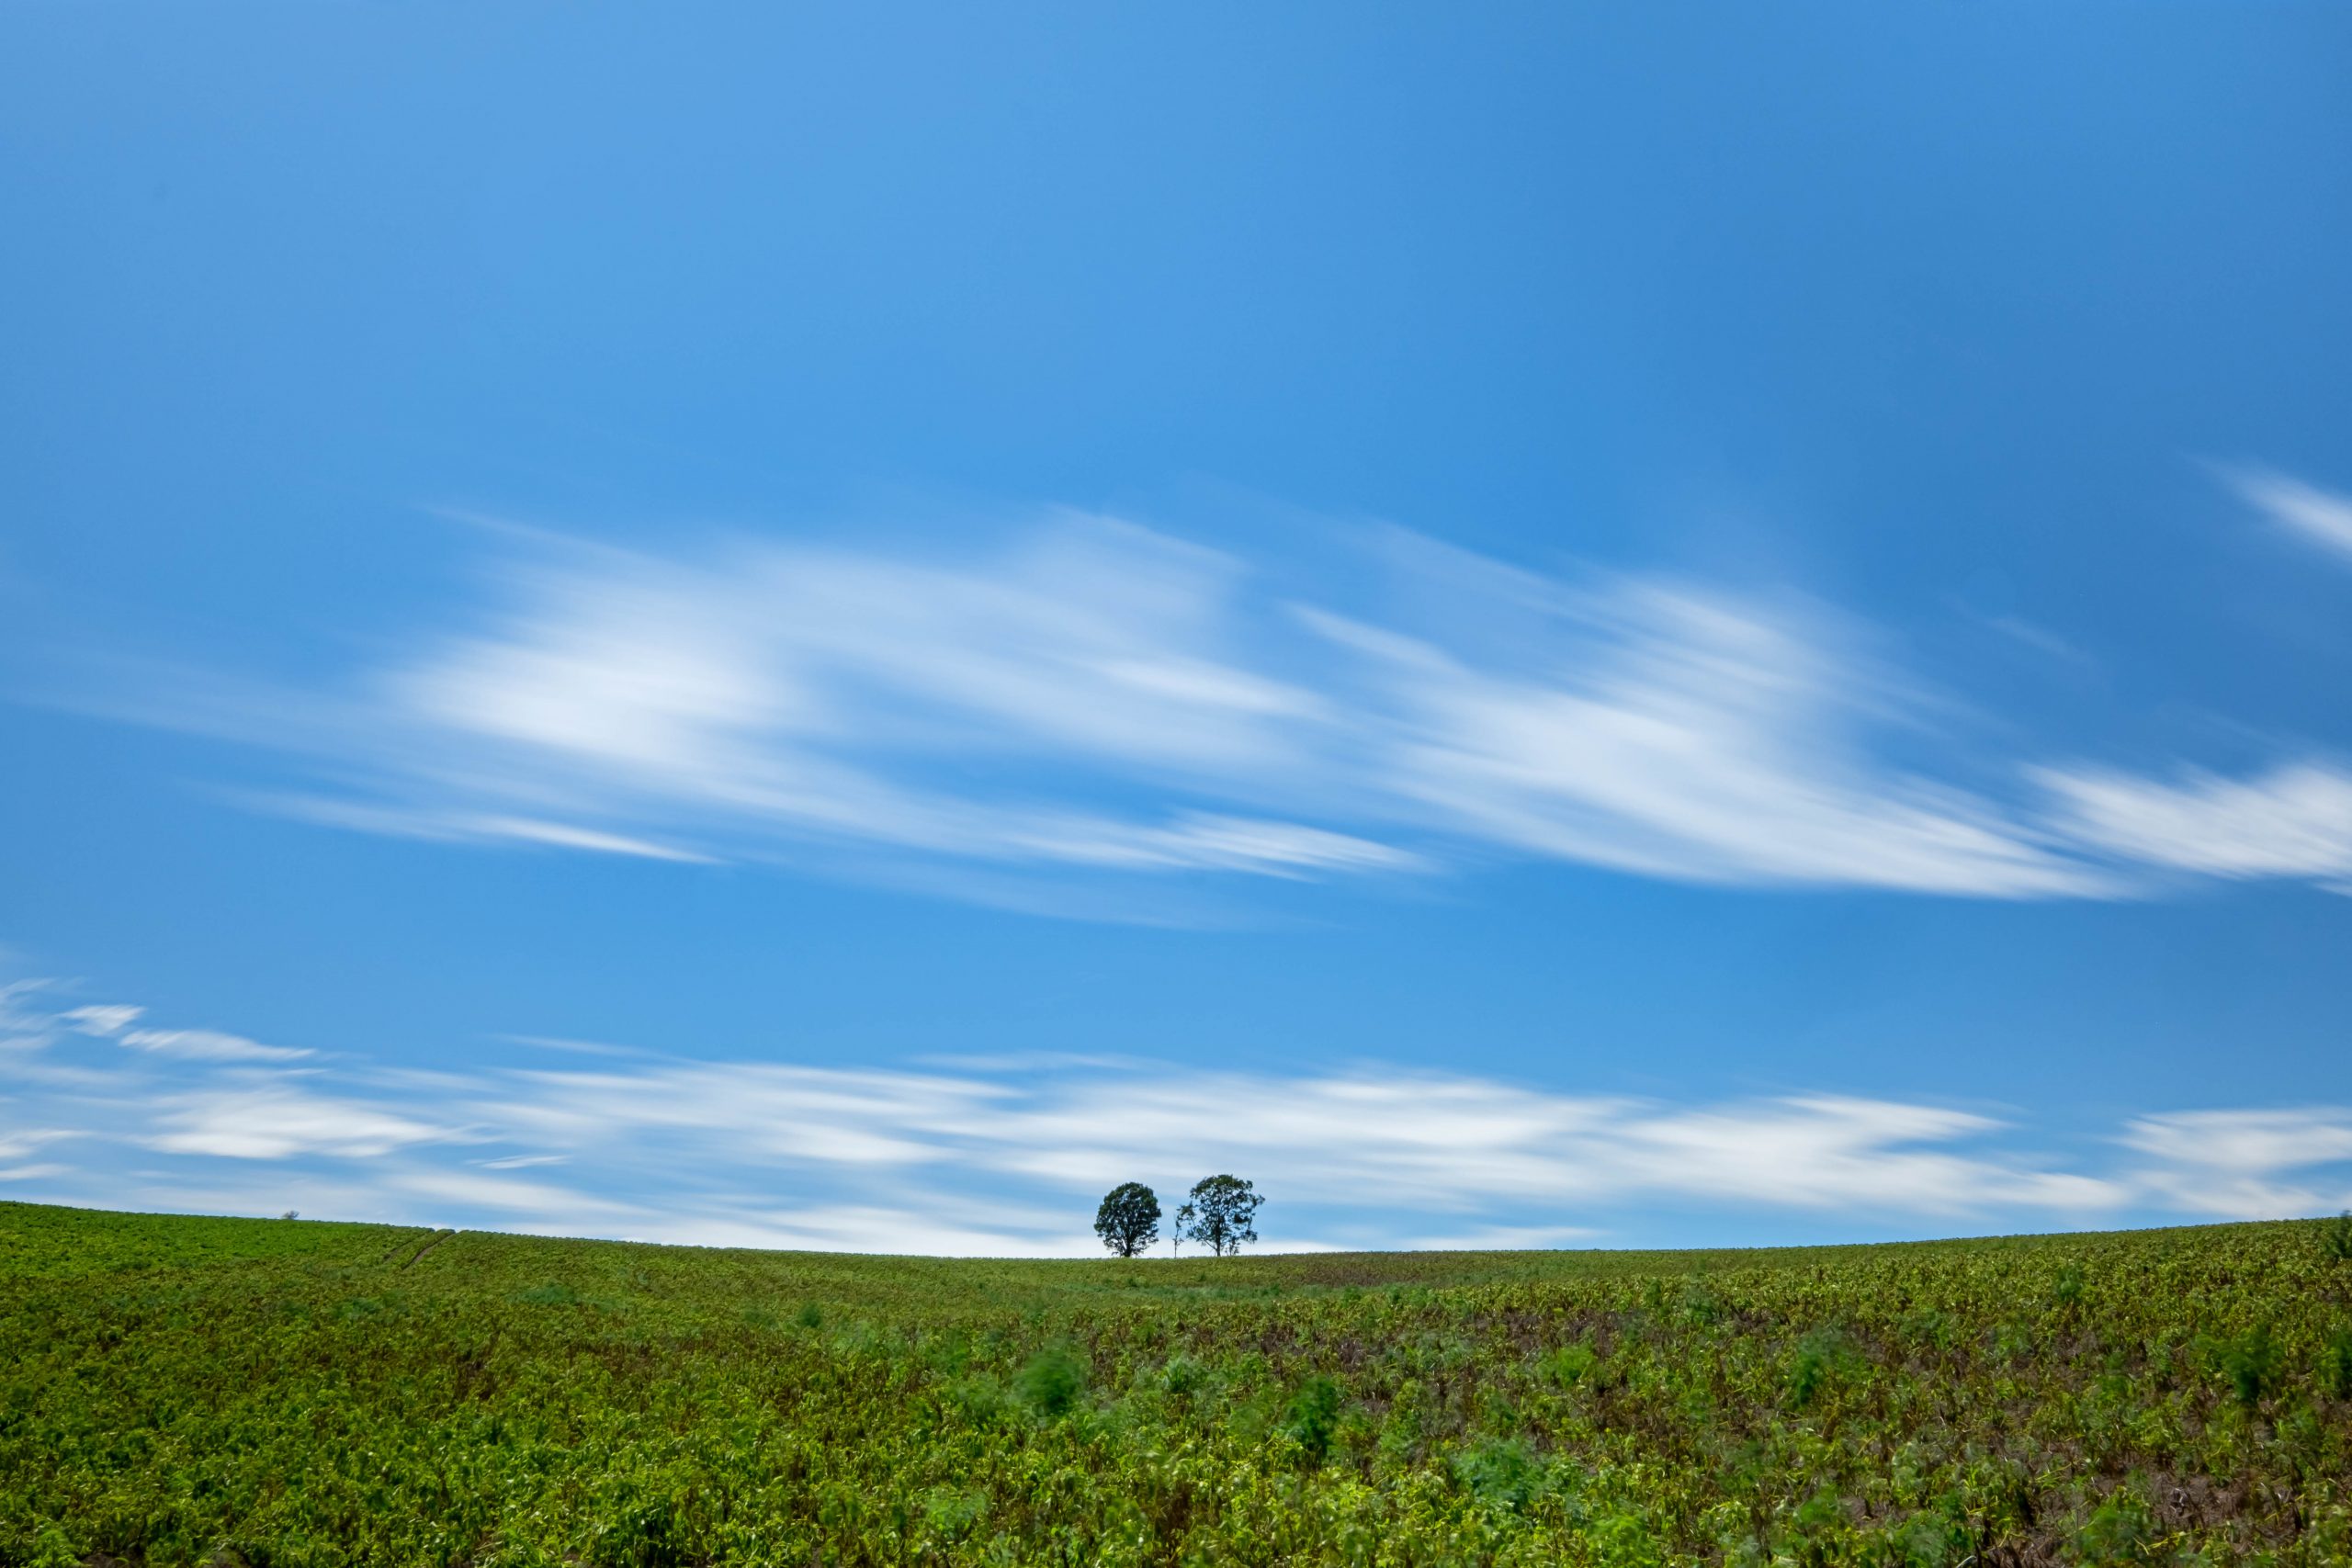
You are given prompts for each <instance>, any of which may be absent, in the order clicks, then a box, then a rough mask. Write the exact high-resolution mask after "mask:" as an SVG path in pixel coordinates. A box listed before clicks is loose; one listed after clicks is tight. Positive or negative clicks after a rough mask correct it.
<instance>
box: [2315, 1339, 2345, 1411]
mask: <svg viewBox="0 0 2352 1568" xmlns="http://www.w3.org/2000/svg"><path fill="white" fill-rule="evenodd" d="M2319 1376H2320V1385H2321V1386H2322V1387H2323V1388H2324V1389H2326V1390H2327V1392H2328V1393H2332V1394H2334V1395H2335V1397H2336V1398H2338V1399H2352V1323H2345V1324H2338V1325H2336V1326H2335V1329H2334V1330H2333V1331H2331V1332H2330V1333H2329V1335H2328V1337H2327V1343H2326V1344H2325V1345H2324V1346H2323V1347H2322V1348H2321V1349H2320V1353H2319Z"/></svg>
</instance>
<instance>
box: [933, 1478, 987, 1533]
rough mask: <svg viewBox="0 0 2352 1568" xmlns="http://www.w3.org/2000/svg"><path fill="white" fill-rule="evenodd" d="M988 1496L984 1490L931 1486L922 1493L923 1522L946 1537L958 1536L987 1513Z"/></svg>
mask: <svg viewBox="0 0 2352 1568" xmlns="http://www.w3.org/2000/svg"><path fill="white" fill-rule="evenodd" d="M988 1507H989V1496H988V1494H987V1493H985V1492H976V1491H958V1490H956V1488H955V1487H952V1486H934V1487H933V1488H932V1489H931V1490H930V1491H928V1492H926V1493H924V1494H923V1497H922V1518H923V1523H925V1524H927V1525H929V1526H930V1527H931V1528H932V1529H933V1531H934V1532H935V1533H937V1534H939V1535H942V1536H944V1537H945V1538H946V1539H947V1540H957V1539H958V1538H960V1537H961V1536H963V1535H964V1534H965V1532H967V1530H969V1529H971V1528H972V1527H973V1526H974V1525H975V1524H978V1522H979V1518H980V1516H981V1515H982V1514H984V1513H986V1512H988Z"/></svg>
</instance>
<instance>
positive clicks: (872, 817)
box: [143, 515, 2116, 907]
mask: <svg viewBox="0 0 2352 1568" xmlns="http://www.w3.org/2000/svg"><path fill="white" fill-rule="evenodd" d="M1367 543H1368V547H1367V548H1365V549H1363V551H1362V552H1360V553H1351V554H1350V555H1349V556H1348V557H1347V560H1348V561H1349V562H1350V563H1351V570H1350V571H1346V572H1338V571H1326V572H1319V573H1317V574H1315V577H1316V581H1317V583H1318V585H1319V586H1320V587H1322V588H1324V589H1326V590H1329V598H1331V599H1332V600H1333V601H1334V602H1331V603H1316V604H1295V603H1292V602H1290V601H1287V600H1285V599H1283V598H1282V597H1280V595H1279V594H1278V593H1277V592H1275V588H1276V584H1277V579H1276V577H1275V575H1274V574H1273V573H1272V572H1265V571H1253V570H1250V568H1249V567H1247V566H1245V564H1244V563H1242V562H1240V561H1238V560H1236V559H1234V558H1229V557H1227V556H1223V555H1220V554H1217V553H1215V552H1212V551H1208V550H1204V549H1202V548H1200V547H1196V546H1193V545H1190V544H1186V543H1183V542H1182V541H1179V540H1176V539H1172V538H1170V537H1168V536H1164V535H1160V534H1156V533H1152V532H1150V531H1148V530H1145V529H1141V528H1137V527H1135V526H1133V525H1127V524H1124V523H1119V522H1115V521H1113V520H1108V519H1103V518H1097V517H1083V516H1076V515H1060V516H1057V517H1056V518H1054V519H1051V520H1049V521H1048V522H1046V523H1045V524H1043V525H1039V526H1036V527H1034V528H1032V529H1030V530H1028V531H1026V532H1025V533H1020V534H1016V535H1013V536H1010V537H1007V538H1004V539H1002V540H1001V542H1000V543H999V544H997V545H996V546H995V547H992V548H989V549H983V550H978V551H970V552H966V553H963V554H960V555H959V554H951V553H949V552H947V551H945V550H944V549H941V548H938V547H932V548H897V549H887V548H873V549H863V550H861V549H851V548H825V547H814V546H809V545H805V544H795V543H776V542H768V543H763V544H741V545H738V546H735V547H729V548H727V549H723V550H711V551H707V552H703V553H701V554H699V555H690V554H680V555H677V556H673V557H668V558H656V557H650V556H641V555H631V554H628V553H626V552H621V551H616V550H605V549H587V548H582V547H564V546H561V545H560V544H554V545H547V544H545V543H544V542H543V547H544V548H545V550H546V552H547V553H545V554H544V555H541V556H539V557H537V558H533V559H530V560H527V561H525V562H522V563H520V564H518V565H516V566H515V567H514V568H513V569H512V570H510V571H509V572H508V573H507V574H506V577H505V579H504V582H503V594H502V597H501V603H500V604H499V605H498V607H496V608H495V609H494V610H492V612H491V613H490V614H488V615H484V616H481V617H478V618H477V619H476V620H475V622H474V623H473V624H472V625H471V626H469V627H468V628H467V629H465V630H464V631H462V632H460V633H458V634H456V635H435V636H431V637H424V638H422V639H419V640H418V641H416V642H415V643H413V645H412V646H411V647H410V648H409V649H407V650H406V651H405V652H404V653H402V654H401V655H399V656H398V657H396V658H394V659H393V660H390V661H389V662H388V663H387V664H386V665H385V666H384V667H382V668H379V669H377V670H375V671H370V672H368V673H367V674H366V675H365V676H364V677H363V678H362V679H360V680H359V681H358V682H356V685H355V686H353V687H352V688H351V689H350V690H349V691H348V692H347V693H346V694H345V696H344V697H343V698H340V699H327V698H322V697H321V696H319V695H317V694H283V700H278V699H277V698H275V697H273V695H272V694H267V693H256V692H250V691H249V692H245V693H243V694H233V693H228V692H223V693H221V694H216V695H215V696H214V697H213V698H212V699H211V700H209V701H207V700H206V699H205V698H204V697H203V696H202V695H201V694H189V693H186V692H182V693H178V694H175V698H174V700H172V701H170V702H168V703H165V702H162V701H160V700H151V701H150V702H149V703H148V705H146V707H145V709H144V710H143V712H144V716H147V717H150V718H152V719H154V720H155V721H158V722H179V723H187V724H195V725H199V726H201V727H204V728H208V729H209V730H212V731H214V732H223V733H230V734H235V735H241V736H243V738H244V739H249V740H254V741H259V742H263V743H265V744H269V745H273V746H277V747H279V748H282V749H284V750H288V751H292V752H299V753H307V754H309V755H311V757H312V759H313V760H314V761H317V762H319V763H322V764H324V765H326V766H327V767H328V768H329V769H330V770H331V771H332V773H333V774H334V777H335V778H336V779H337V780H338V785H339V787H337V788H334V789H332V790H325V791H322V790H320V789H318V788H316V787H307V788H302V789H295V790H290V791H289V790H279V791H277V792H275V793H265V794H261V795H251V796H248V797H247V798H248V799H250V800H252V801H253V802H254V803H255V804H259V805H262V806H265V807H267V808H270V809H276V810H279V811H282V812H285V813H288V814H289V815H295V816H300V817H302V818H308V819H311V820H314V821H320V822H324V823H331V824H334V825H337V826H342V827H346V828H352V829H359V830H363V831H371V832H380V833H387V834H393V835H400V836H407V837H416V838H426V839H440V840H449V841H458V842H467V841H470V842H482V843H491V842H504V843H536V844H541V845H547V846H552V847H560V848H570V849H575V850H582V851H589V852H604V853H616V854H627V855H637V856H641V857H651V858H656V859H668V860H684V861H693V860H725V861H745V860H752V861H786V862H791V863H809V864H817V865H821V866H823V867H824V868H826V869H828V870H840V869H856V868H858V867H861V866H862V867H864V868H865V869H866V870H867V871H869V872H871V873H872V874H877V875H887V876H890V877H892V878H893V879H894V880H899V881H902V882H909V883H914V882H921V881H923V880H925V879H924V878H922V877H920V876H916V875H912V874H909V873H908V868H909V867H910V866H911V865H918V864H920V865H929V866H934V867H940V868H943V869H944V868H953V867H956V866H962V867H965V868H968V869H969V870H970V871H971V872H972V873H973V874H974V877H975V878H979V874H981V873H982V872H985V873H986V874H987V875H988V876H996V875H998V874H1024V875H1031V876H1035V877H1046V878H1050V877H1053V876H1056V875H1058V876H1061V877H1064V878H1069V877H1077V876H1082V875H1087V876H1098V877H1099V876H1102V875H1103V874H1126V875H1130V876H1135V875H1146V876H1150V875H1159V876H1164V875H1166V874H1174V873H1189V874H1204V873H1210V874H1249V875H1255V876H1272V877H1286V878H1299V877H1308V876H1332V875H1363V874H1402V873H1412V872H1426V871H1429V870H1431V869H1434V868H1436V867H1439V866H1442V865H1443V864H1445V863H1448V862H1449V861H1459V860H1462V859H1464V858H1470V857H1475V856H1487V857H1491V856H1492V855H1493V854H1495V853H1497V852H1503V853H1508V854H1512V855H1519V856H1537V857H1544V858H1554V859H1561V860H1568V861H1577V862H1582V863H1591V864H1597V865H1602V866H1608V867H1611V868H1615V869H1619V870H1623V871H1626V872H1630V873H1634V874H1646V875H1657V876H1668V877H1674V878H1679V879H1685V880H1694V881H1703V882H1714V883H1724V884H1735V885H1771V886H1862V887H1878V888H1893V889H1902V890H1907V891H1915V892H1936V893H1946V894H1956V895H1962V896H1971V897H2005V898H2007V897H2056V896H2097V895H2102V894H2107V893H2111V892H2113V891H2115V890H2116V878H2115V877H2113V876H2112V875H2111V874H2109V873H2108V872H2106V871H2104V870H2102V869H2101V868H2099V867H2098V866H2097V865H2095V864H2092V863H2086V860H2085V859H2084V858H2083V857H2082V856H2080V855H2079V854H2076V853H2075V852H2073V849H2072V847H2071V846H2070V845H2069V844H2068V843H2067V842H2066V841H2065V840H2064V839H2063V838H2061V837H2060V836H2058V835H2055V834H2052V833H2051V832H2049V831H2047V830H2045V829H2042V828H2041V827H2039V826H2037V825H2036V824H2034V823H2033V822H2031V821H2030V820H2028V819H2025V818H2020V817H2019V816H2018V814H2017V813H2016V812H2015V810H2014V809H2011V808H2008V807H2004V806H2003V805H2002V804H2001V803H2000V802H1999V801H1998V800H1996V799H1995V798H1994V797H1993V796H1992V795H1988V794H1986V793H1985V791H1984V790H1983V789H1982V788H1975V789H1970V788H1963V787H1961V786H1959V785H1956V784H1953V783H1951V781H1949V780H1948V779H1944V778H1939V777H1938V776H1936V775H1935V774H1934V773H1932V772H1922V771H1918V770H1917V769H1914V768H1905V767H1897V766H1894V765H1893V764H1891V763H1890V762H1889V761H1887V760H1886V759H1885V756H1884V755H1883V751H1884V747H1883V744H1882V742H1883V739H1884V738H1885V735H1886V733H1887V732H1890V731H1901V732H1904V733H1905V734H1907V735H1909V736H1910V737H1912V738H1914V739H1917V738H1920V737H1928V736H1931V734H1932V728H1933V727H1932V725H1931V724H1930V723H1929V720H1930V719H1931V718H1932V717H1933V716H1935V714H1936V712H1937V710H1938V707H1939V699H1935V698H1933V697H1931V696H1928V695H1925V694H1920V693H1918V692H1916V691H1913V690H1911V689H1909V688H1907V687H1906V686H1905V684H1904V683H1903V682H1899V681H1896V680H1894V679H1893V678H1891V677H1890V676H1889V675H1887V674H1886V673H1885V672H1884V671H1882V670H1880V669H1879V668H1877V667H1876V665H1875V664H1874V663H1873V661H1872V660H1870V659H1869V658H1867V657H1866V656H1865V655H1864V654H1863V653H1862V652H1861V651H1860V647H1861V644H1862V642H1863V640H1864V639H1863V638H1861V637H1860V636H1859V635H1857V634H1853V633H1850V632H1849V631H1848V630H1846V629H1843V628H1841V626H1839V624H1838V622H1837V621H1836V619H1835V618H1834V617H1832V616H1829V615H1826V614H1824V613H1822V612H1820V611H1818V610H1817V609H1814V608H1810V607H1807V606H1804V605H1802V604H1797V603H1795V602H1793V601H1783V602H1780V603H1777V604H1775V603H1768V602H1767V601H1765V600H1763V599H1761V598H1759V597H1758V596H1756V595H1753V594H1740V593H1732V592H1723V591H1720V590H1709V589H1706V588H1703V587H1702V586H1698V585H1694V584H1691V583H1681V582H1674V581H1662V580H1644V579H1637V578H1612V577H1605V576H1588V577H1587V578H1586V579H1585V580H1583V581H1580V582H1576V583H1571V582H1567V581H1558V580H1553V579H1547V578H1544V577H1540V576H1537V575H1535V574H1532V573H1527V572H1521V571H1515V570H1510V569H1506V568H1502V567H1498V566H1496V565H1494V564H1493V563H1490V562H1485V561H1480V560H1478V559H1476V558H1472V557H1468V556H1465V555H1463V554H1462V553H1460V552H1453V551H1448V550H1446V549H1445V548H1443V547H1440V546H1436V545H1432V544H1430V543H1429V542H1427V541H1419V540H1414V539H1411V538H1410V537H1409V536H1402V535H1396V534H1387V535H1380V536H1374V537H1373V538H1372V539H1370V540H1369V541H1367ZM1366 563H1370V570H1371V571H1372V573H1373V574H1374V575H1375V576H1380V575H1383V574H1385V577H1386V578H1387V579H1388V580H1391V581H1393V584H1394V585H1395V586H1396V587H1397V589H1398V590H1399V592H1389V593H1379V592H1373V593H1366V592H1350V591H1348V590H1346V589H1345V588H1343V586H1342V584H1343V582H1344V581H1348V580H1351V578H1354V577H1361V576H1363V571H1362V570H1358V569H1362V568H1363V567H1364V566H1365V564H1366ZM1358 586H1359V587H1360V586H1361V585H1358ZM1406 588H1409V590H1410V592H1402V590H1403V589H1406ZM1356 600H1363V601H1365V602H1369V603H1377V604H1379V605H1380V606H1381V609H1382V613H1381V614H1380V615H1373V614H1368V613H1366V612H1365V611H1363V609H1362V608H1361V606H1359V605H1356V604H1352V603H1351V601H1356ZM289 713H291V714H294V715H296V716H297V718H296V719H292V720H289V719H288V717H287V715H288V714H289ZM1916 749H1917V748H1915V750H1916ZM929 881H930V885H932V886H951V887H952V886H957V885H958V884H957V882H956V877H955V876H953V875H947V874H942V875H939V876H935V877H932V878H930V879H929ZM963 885H964V886H967V888H968V887H970V886H976V885H989V884H987V883H986V882H985V879H984V878H980V879H979V880H978V882H975V881H974V880H971V879H967V881H966V882H965V883H964V884H963ZM995 896H997V897H1002V898H1003V899H1004V901H1006V902H1009V903H1021V902H1026V903H1028V904H1029V905H1031V906H1032V907H1035V906H1036V905H1037V904H1039V903H1050V900H1039V899H1029V900H1023V899H1019V898H1015V897H1011V896H1009V895H1006V894H1005V893H1003V891H1002V890H1001V887H1000V889H999V891H998V893H997V894H996V895H995Z"/></svg>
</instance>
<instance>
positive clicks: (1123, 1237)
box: [1094, 1181, 1159, 1258]
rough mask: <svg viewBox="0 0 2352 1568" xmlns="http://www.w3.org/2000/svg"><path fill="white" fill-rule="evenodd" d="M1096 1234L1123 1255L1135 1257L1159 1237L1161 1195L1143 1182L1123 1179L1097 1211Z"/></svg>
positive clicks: (1105, 1196) (1095, 1215) (1095, 1213)
mask: <svg viewBox="0 0 2352 1568" xmlns="http://www.w3.org/2000/svg"><path fill="white" fill-rule="evenodd" d="M1094 1234H1095V1235H1098V1236H1101V1237H1102V1238H1103V1246H1105V1247H1109V1248H1110V1249H1111V1250H1112V1251H1113V1252H1114V1253H1116V1254H1118V1255H1119V1256H1120V1257H1121V1258H1133V1257H1134V1256H1135V1255H1136V1254H1137V1253H1139V1252H1141V1251H1143V1250H1144V1249H1145V1248H1146V1247H1149V1246H1150V1245H1151V1244H1152V1243H1153V1242H1155V1241H1158V1240H1159V1196H1158V1194H1156V1193H1154V1192H1153V1191H1152V1190H1151V1189H1150V1188H1148V1187H1146V1186H1145V1185H1144V1184H1143V1183H1142V1182H1140V1181H1127V1182H1122V1183H1121V1184H1120V1185H1118V1186H1116V1187H1114V1188H1113V1189H1111V1190H1110V1191H1109V1192H1108V1193H1106V1194H1105V1195H1104V1196H1103V1206H1102V1207H1101V1208H1100V1209H1097V1210H1096V1211H1095V1212H1094Z"/></svg>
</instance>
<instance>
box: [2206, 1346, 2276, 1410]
mask: <svg viewBox="0 0 2352 1568" xmlns="http://www.w3.org/2000/svg"><path fill="white" fill-rule="evenodd" d="M2278 1363H2279V1355H2278V1342H2277V1341H2276V1340H2274V1339H2272V1338H2271V1337H2270V1331H2269V1330H2268V1329H2266V1328H2257V1329H2256V1330H2254V1331H2253V1332H2252V1333H2250V1334H2242V1335H2240V1336H2238V1337H2236V1338H2234V1339H2224V1340H2222V1342H2221V1343H2220V1344H2219V1345H2217V1346H2216V1347H2215V1348H2214V1354H2213V1364H2214V1368H2215V1370H2216V1371H2219V1372H2220V1373H2221V1374H2222V1381H2223V1382H2227V1383H2228V1384H2229V1385H2230V1392H2231V1393H2233V1394H2235V1395H2237V1401H2238V1403H2239V1404H2243V1405H2245V1407H2246V1408H2247V1409H2249V1410H2251V1409H2253V1408H2254V1407H2255V1406H2256V1405H2257V1404H2261V1403H2262V1396H2263V1395H2264V1394H2265V1393H2268V1392H2269V1391H2270V1390H2271V1389H2273V1388H2275V1387H2276V1386H2277V1385H2278Z"/></svg>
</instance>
